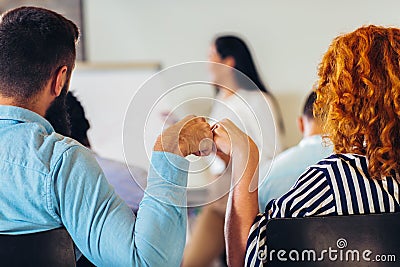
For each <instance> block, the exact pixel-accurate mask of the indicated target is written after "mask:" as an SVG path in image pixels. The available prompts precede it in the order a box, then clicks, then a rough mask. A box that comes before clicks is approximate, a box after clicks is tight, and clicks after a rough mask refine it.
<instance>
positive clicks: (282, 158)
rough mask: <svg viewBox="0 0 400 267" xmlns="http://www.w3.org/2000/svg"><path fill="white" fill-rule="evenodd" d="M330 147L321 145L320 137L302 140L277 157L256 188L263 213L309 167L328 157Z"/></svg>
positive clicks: (330, 150)
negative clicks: (271, 201)
mask: <svg viewBox="0 0 400 267" xmlns="http://www.w3.org/2000/svg"><path fill="white" fill-rule="evenodd" d="M331 153H332V147H328V146H325V145H324V144H323V143H322V137H321V136H320V135H312V136H309V137H305V138H303V139H302V140H301V141H300V143H299V144H298V145H296V146H294V147H291V148H289V149H287V150H285V151H283V152H282V153H280V154H279V155H278V156H276V158H275V160H274V161H273V163H272V167H271V170H270V172H269V174H268V175H267V177H266V178H265V180H264V181H260V182H261V184H260V186H259V188H258V205H259V209H260V212H262V213H263V212H264V210H265V206H266V205H267V203H268V202H269V201H270V200H272V199H276V198H278V197H280V196H282V195H283V194H285V193H286V192H287V191H289V189H290V188H291V187H292V186H293V185H294V184H295V182H296V181H297V178H299V177H300V175H301V174H302V173H303V172H304V171H305V170H306V168H307V167H308V166H310V165H313V164H315V163H317V162H318V161H319V160H321V159H323V158H325V157H327V156H329V155H330V154H331Z"/></svg>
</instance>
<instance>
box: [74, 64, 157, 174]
mask: <svg viewBox="0 0 400 267" xmlns="http://www.w3.org/2000/svg"><path fill="white" fill-rule="evenodd" d="M159 68H160V65H159V64H158V63H134V64H131V63H125V64H78V65H77V66H76V68H75V70H74V72H73V74H72V77H71V83H70V87H69V88H70V91H72V92H73V93H74V95H75V96H77V98H78V99H79V100H80V101H81V104H82V106H83V107H84V109H85V113H86V117H87V119H88V120H89V122H90V125H91V127H90V130H89V132H88V137H89V141H90V143H91V146H92V149H93V150H94V151H95V152H96V153H97V154H99V155H100V156H102V157H106V158H110V159H114V160H118V161H122V162H125V158H124V151H123V126H124V117H125V112H126V110H127V109H128V105H129V103H130V101H131V99H132V97H133V96H134V94H135V92H136V91H137V90H138V89H139V88H140V86H141V85H142V84H143V83H144V82H145V81H146V80H147V79H148V78H150V77H151V76H152V75H154V74H155V73H157V72H158V70H159ZM132 138H135V136H132ZM131 161H134V162H128V163H129V164H132V165H135V166H139V167H142V168H145V169H147V168H148V159H147V158H146V157H145V155H137V157H135V158H134V159H131Z"/></svg>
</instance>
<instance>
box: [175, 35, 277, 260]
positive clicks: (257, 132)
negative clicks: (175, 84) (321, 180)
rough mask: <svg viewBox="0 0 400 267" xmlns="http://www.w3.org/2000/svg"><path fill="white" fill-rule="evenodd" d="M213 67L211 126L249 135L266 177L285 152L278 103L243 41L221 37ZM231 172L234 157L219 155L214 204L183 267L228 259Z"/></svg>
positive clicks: (198, 225)
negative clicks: (227, 124) (229, 126)
mask: <svg viewBox="0 0 400 267" xmlns="http://www.w3.org/2000/svg"><path fill="white" fill-rule="evenodd" d="M209 61H210V64H209V66H210V67H209V71H210V74H211V75H212V82H213V84H214V85H215V87H216V90H217V95H216V98H215V101H214V104H213V106H212V110H211V113H210V115H209V121H210V124H213V123H215V122H218V121H220V120H222V119H224V118H228V119H229V120H231V121H232V122H233V123H235V124H236V125H237V126H238V127H239V128H240V129H241V130H242V131H243V132H245V133H246V134H248V135H249V136H250V137H251V138H252V139H253V140H254V141H255V143H256V144H257V145H258V147H259V149H260V160H261V162H262V165H263V167H262V168H260V172H261V176H263V177H264V176H265V175H266V173H267V171H268V168H269V166H270V161H271V160H272V158H273V156H274V154H275V153H279V152H280V151H281V150H282V141H281V140H282V135H283V134H284V126H283V120H282V117H281V114H280V111H279V107H278V104H277V101H276V100H275V98H274V96H273V95H272V94H271V92H270V91H268V90H267V88H266V86H265V85H264V83H263V82H262V81H261V78H260V76H259V74H258V71H257V69H256V65H255V63H254V61H253V58H252V56H251V53H250V50H249V48H248V46H247V45H246V43H245V42H244V41H243V40H242V39H241V38H239V37H237V36H233V35H225V36H219V37H217V38H216V39H215V40H214V41H213V43H212V45H211V47H210V52H209ZM266 107H267V108H266ZM268 107H269V108H268ZM260 127H261V129H260ZM231 169H232V166H231V160H230V157H229V156H226V155H224V154H223V153H218V156H217V157H216V158H215V160H214V161H213V162H212V163H211V166H210V171H211V175H212V177H211V183H212V184H211V185H209V187H208V188H209V192H208V194H209V195H208V202H209V203H211V204H209V205H206V206H204V207H202V209H201V211H200V214H199V215H198V217H197V218H196V220H195V221H194V226H193V231H192V232H191V235H190V238H189V240H188V244H187V245H186V248H185V252H184V257H183V262H182V266H183V267H196V266H201V267H205V266H212V264H214V263H213V262H214V261H215V259H217V261H218V260H219V258H221V257H220V256H221V255H223V253H224V249H225V243H224V242H225V241H224V222H225V210H226V205H227V199H228V193H229V191H230V188H231V175H232V171H231ZM222 258H224V256H222Z"/></svg>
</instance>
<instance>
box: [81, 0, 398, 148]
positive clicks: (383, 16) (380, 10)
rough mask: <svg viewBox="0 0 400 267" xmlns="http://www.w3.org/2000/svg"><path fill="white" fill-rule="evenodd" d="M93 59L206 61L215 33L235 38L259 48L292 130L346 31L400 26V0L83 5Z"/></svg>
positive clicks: (91, 1) (101, 1) (149, 0)
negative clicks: (334, 43) (321, 66)
mask: <svg viewBox="0 0 400 267" xmlns="http://www.w3.org/2000/svg"><path fill="white" fill-rule="evenodd" d="M84 8H85V17H84V19H85V39H86V45H87V46H86V49H87V50H86V51H87V57H88V59H89V60H90V61H112V62H115V61H136V60H139V61H146V60H151V61H160V62H161V63H162V65H163V66H164V67H166V66H171V65H174V64H178V63H182V62H187V61H193V60H205V59H206V58H207V51H208V46H209V43H210V41H211V40H212V38H213V36H214V35H215V34H216V33H220V32H235V33H239V34H240V35H242V36H244V37H245V38H246V39H247V41H249V43H250V44H251V46H252V47H253V52H254V56H255V58H256V61H257V62H258V65H259V66H260V71H261V73H262V76H263V78H264V81H265V82H266V83H267V84H268V85H269V87H270V89H271V91H272V92H273V94H275V95H276V96H277V97H278V100H279V101H280V104H281V108H282V110H283V112H284V119H285V124H286V128H287V132H288V136H287V145H291V144H294V143H296V142H297V141H298V140H299V138H300V134H299V133H298V131H297V128H296V125H295V117H296V116H297V114H298V113H299V112H300V105H301V103H302V101H303V98H304V97H305V95H306V94H307V92H308V91H309V89H310V88H311V86H312V84H313V82H314V81H315V79H316V69H317V65H318V63H319V61H320V59H321V56H322V54H323V53H324V52H325V51H326V49H327V47H328V45H329V43H330V42H331V40H332V39H333V38H334V37H335V36H336V35H338V34H339V33H343V32H348V31H352V30H354V29H355V28H357V27H359V26H361V25H364V24H369V23H374V24H381V25H394V26H400V15H399V10H400V1H397V0H381V1H377V0H335V1H332V0H297V1H296V0H276V1H272V0H253V1H240V2H239V1H235V2H234V1H232V0H203V1H178V0H169V1H165V0H145V1H143V0H142V1H139V0H114V1H109V0H84Z"/></svg>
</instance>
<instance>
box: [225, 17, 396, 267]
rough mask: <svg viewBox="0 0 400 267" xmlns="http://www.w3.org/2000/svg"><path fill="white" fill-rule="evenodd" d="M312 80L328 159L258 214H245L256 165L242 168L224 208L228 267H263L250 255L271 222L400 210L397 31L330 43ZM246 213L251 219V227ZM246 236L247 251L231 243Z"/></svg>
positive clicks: (260, 247)
mask: <svg viewBox="0 0 400 267" xmlns="http://www.w3.org/2000/svg"><path fill="white" fill-rule="evenodd" d="M318 74H319V85H318V88H317V90H316V93H317V101H316V104H315V106H314V113H315V115H316V116H317V117H319V118H321V120H322V122H323V125H324V133H325V137H326V139H327V140H329V141H330V142H331V143H332V144H333V146H334V152H335V153H334V154H332V155H331V156H330V157H328V158H326V159H323V160H321V161H320V162H318V163H317V164H315V165H313V166H310V167H309V168H308V169H307V170H306V171H305V172H304V173H303V174H302V175H301V176H300V177H299V179H298V180H297V182H296V184H295V185H294V186H293V187H292V189H291V190H290V191H289V192H287V193H286V194H285V195H283V196H282V197H280V198H278V199H275V200H272V201H271V202H269V203H268V204H267V206H266V208H265V213H264V214H259V215H257V214H255V213H256V211H255V210H253V211H252V214H249V208H248V207H252V206H257V197H255V196H254V195H257V192H256V191H254V192H249V191H250V190H248V189H247V188H249V185H250V184H251V180H252V179H253V175H251V173H252V172H254V171H255V170H256V167H255V166H253V165H254V164H253V165H251V166H250V167H249V165H247V167H246V168H245V169H244V172H242V173H243V174H242V175H241V177H238V178H241V179H240V181H239V183H238V186H237V187H236V188H235V189H234V191H233V193H232V194H231V203H232V204H231V205H230V207H228V214H230V217H229V219H228V220H227V222H228V223H227V228H226V233H227V244H228V260H229V264H230V266H243V264H245V266H263V264H264V263H265V261H264V262H263V260H262V259H261V258H260V257H257V256H258V255H259V252H261V251H265V249H266V248H265V239H266V238H268V237H267V236H265V226H266V223H267V221H268V220H269V219H271V218H279V217H305V216H329V215H352V214H371V213H387V212H399V211H400V204H399V199H400V195H399V194H400V190H399V181H400V176H399V174H400V139H399V136H400V30H399V29H396V28H386V27H378V26H373V25H371V26H365V27H361V28H359V29H357V30H356V31H354V32H351V33H349V34H345V35H341V36H339V37H337V38H336V39H335V40H334V41H333V42H332V44H331V45H330V47H329V49H328V51H327V52H326V54H325V55H324V57H323V60H322V63H321V64H320V67H319V73H318ZM221 129H223V127H221V128H220V131H221ZM225 129H227V131H228V132H229V130H230V129H229V127H226V128H225ZM217 141H218V142H217V146H221V147H222V146H223V144H224V142H225V141H224V140H222V139H220V140H217ZM289 167H290V166H289ZM249 169H250V170H249ZM252 169H253V170H252ZM248 173H250V174H248ZM245 215H246V216H250V217H252V216H253V218H256V219H255V221H254V223H253V224H252V225H251V223H249V220H248V217H247V218H244V216H245ZM246 231H247V233H249V232H250V233H249V235H248V240H247V246H246V240H243V238H238V236H240V237H242V236H243V235H242V234H243V233H242V232H246Z"/></svg>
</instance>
